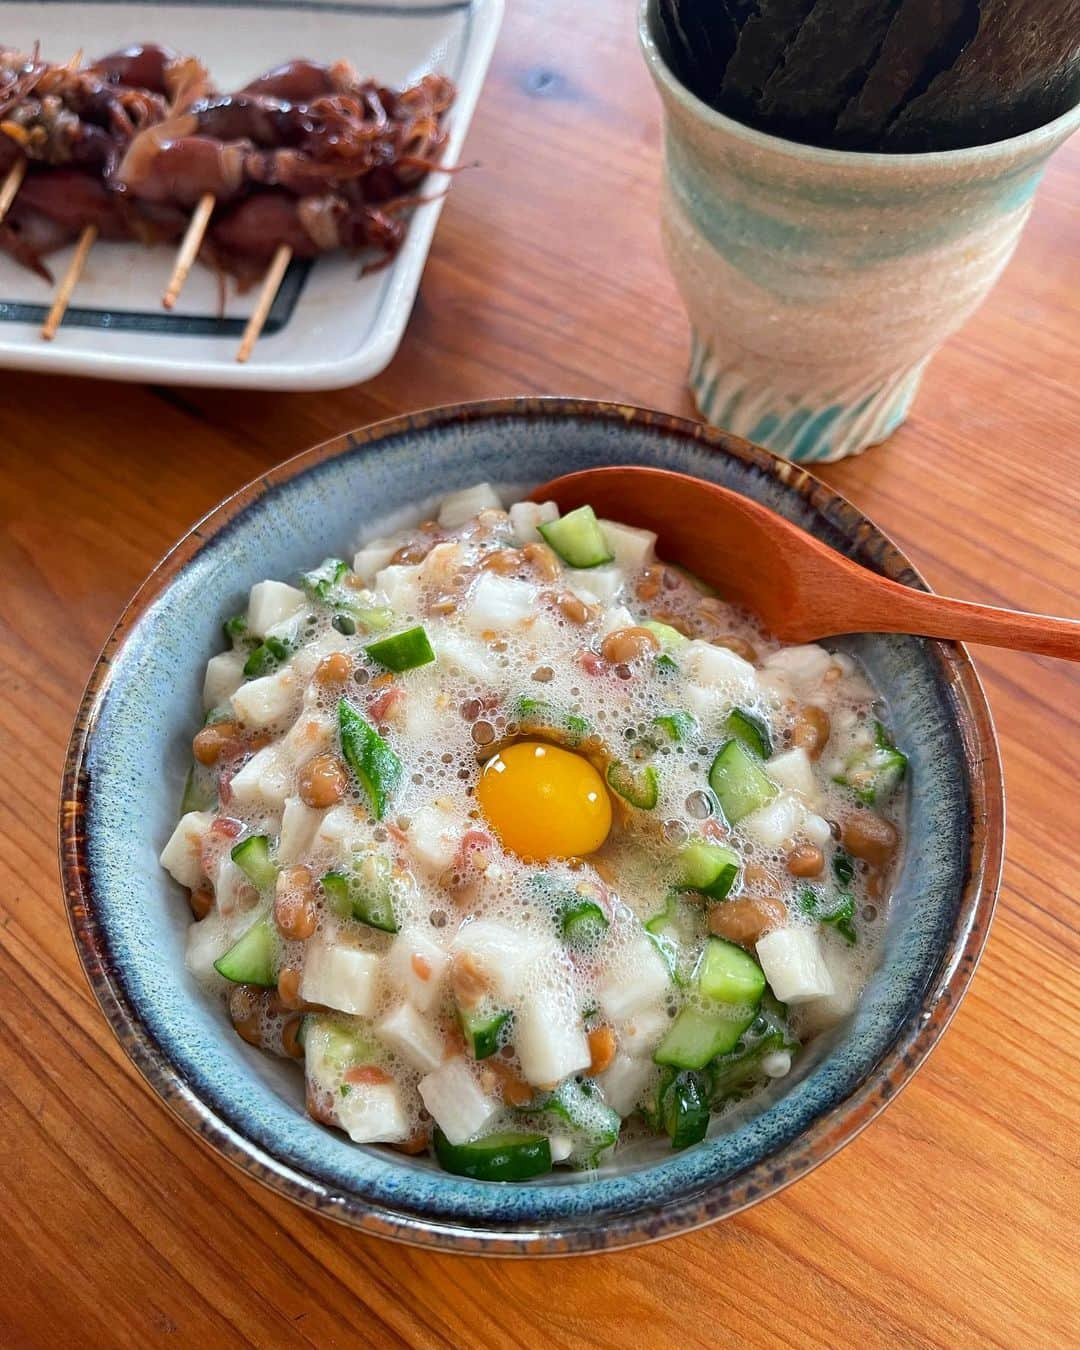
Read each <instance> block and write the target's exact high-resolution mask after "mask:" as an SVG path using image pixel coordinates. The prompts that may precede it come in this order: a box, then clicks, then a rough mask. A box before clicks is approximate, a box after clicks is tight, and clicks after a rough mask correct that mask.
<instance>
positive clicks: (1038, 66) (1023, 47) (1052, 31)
mask: <svg viewBox="0 0 1080 1350" xmlns="http://www.w3.org/2000/svg"><path fill="white" fill-rule="evenodd" d="M980 11H981V13H980V22H979V28H978V32H977V33H976V34H975V37H974V38H973V39H972V41H971V42H970V43H969V44H968V46H967V47H966V48H965V49H964V51H963V52H961V54H960V55H959V57H958V59H957V60H956V62H955V63H954V64H953V65H952V66H951V67H950V69H948V70H945V71H943V72H942V73H941V74H939V75H938V76H937V77H936V78H935V79H934V80H932V81H931V83H930V85H929V87H928V88H927V89H926V91H925V93H922V94H920V95H919V96H918V97H917V98H915V99H913V100H912V101H911V102H910V103H909V104H908V105H907V106H905V107H904V109H903V110H902V111H901V113H900V115H899V116H898V117H897V118H896V120H895V121H894V122H893V124H892V126H891V127H890V128H889V129H888V131H887V132H886V134H885V142H884V146H883V148H884V149H887V150H893V151H922V150H951V149H955V148H959V147H960V146H965V145H980V144H986V143H988V142H990V141H995V140H1004V139H1005V138H1007V137H1010V136H1018V135H1020V134H1021V133H1023V132H1025V131H1030V130H1032V128H1034V127H1037V126H1040V125H1042V124H1043V123H1044V122H1049V121H1052V120H1053V119H1054V118H1055V117H1059V116H1060V115H1061V114H1062V113H1064V112H1066V111H1068V109H1069V108H1070V107H1071V106H1072V105H1073V104H1074V103H1075V102H1076V100H1077V98H1080V0H982V3H981V5H980Z"/></svg>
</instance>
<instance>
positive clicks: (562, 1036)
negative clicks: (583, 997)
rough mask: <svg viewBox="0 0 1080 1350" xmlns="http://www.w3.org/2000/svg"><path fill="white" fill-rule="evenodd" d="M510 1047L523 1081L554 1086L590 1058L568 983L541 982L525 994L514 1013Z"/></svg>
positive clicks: (579, 1070) (578, 1069)
mask: <svg viewBox="0 0 1080 1350" xmlns="http://www.w3.org/2000/svg"><path fill="white" fill-rule="evenodd" d="M514 1049H515V1050H516V1051H517V1052H518V1058H519V1059H520V1060H521V1072H522V1074H523V1075H524V1077H525V1080H526V1082H529V1083H532V1084H533V1085H534V1086H536V1087H555V1086H556V1085H557V1084H558V1083H561V1082H562V1080H563V1079H564V1078H566V1077H568V1076H569V1075H570V1074H572V1073H580V1072H581V1071H582V1069H587V1068H588V1067H589V1063H590V1061H591V1059H592V1056H591V1054H590V1053H589V1042H588V1040H587V1039H586V1036H585V1028H584V1027H583V1026H582V1023H581V1017H580V1014H579V1013H578V1010H577V1008H576V1006H575V1004H574V999H573V995H572V992H571V990H570V988H569V987H565V988H563V987H558V986H551V985H549V986H545V987H542V988H540V989H537V990H535V991H534V992H532V993H529V994H526V996H525V997H524V998H523V999H522V1000H521V1003H520V1004H519V1005H518V1008H517V1011H516V1012H515V1013H514Z"/></svg>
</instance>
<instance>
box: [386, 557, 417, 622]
mask: <svg viewBox="0 0 1080 1350" xmlns="http://www.w3.org/2000/svg"><path fill="white" fill-rule="evenodd" d="M375 590H376V591H377V592H378V593H379V594H380V595H381V596H382V597H383V599H384V600H385V601H386V603H387V604H388V605H389V606H390V607H391V609H396V610H397V611H398V613H399V614H414V613H415V612H416V610H417V608H418V607H419V604H420V568H419V567H418V566H409V567H407V566H405V565H404V564H397V563H395V564H394V566H392V567H384V568H383V569H382V571H380V572H379V573H377V575H376V577H375Z"/></svg>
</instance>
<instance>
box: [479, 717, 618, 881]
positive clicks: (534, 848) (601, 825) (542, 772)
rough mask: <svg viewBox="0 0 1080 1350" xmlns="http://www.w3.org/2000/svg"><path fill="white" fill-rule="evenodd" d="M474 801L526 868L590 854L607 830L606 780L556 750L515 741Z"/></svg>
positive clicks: (490, 765) (491, 766) (488, 770)
mask: <svg viewBox="0 0 1080 1350" xmlns="http://www.w3.org/2000/svg"><path fill="white" fill-rule="evenodd" d="M476 795H477V799H478V801H479V803H480V809H481V810H482V811H483V813H484V815H485V816H486V817H487V819H488V821H489V822H490V824H491V825H492V827H493V828H494V830H495V833H496V834H497V835H498V836H499V839H500V840H501V841H502V845H503V847H504V848H507V849H509V850H510V852H511V853H516V854H517V855H518V857H520V858H525V859H527V860H528V861H530V862H542V861H544V860H545V859H547V858H572V857H580V856H582V855H583V854H585V853H592V852H593V851H594V850H595V849H598V848H599V847H600V845H601V844H602V843H603V842H604V840H605V839H606V838H607V836H608V831H609V830H610V829H611V800H610V798H609V797H608V794H607V788H606V787H605V786H604V780H603V779H602V778H601V777H600V775H599V774H598V773H597V772H596V770H595V769H594V768H593V766H592V765H591V764H590V763H589V761H588V760H587V759H583V758H582V757H581V755H575V754H573V753H572V752H571V751H569V750H563V749H560V747H559V746H557V745H545V744H543V743H542V742H540V741H519V742H518V743H517V744H516V745H511V746H509V747H507V749H505V750H502V751H500V752H499V754H497V755H493V756H492V758H491V759H489V760H488V761H487V763H486V764H485V765H484V769H483V772H482V773H481V775H480V782H479V783H478V784H477V788H476Z"/></svg>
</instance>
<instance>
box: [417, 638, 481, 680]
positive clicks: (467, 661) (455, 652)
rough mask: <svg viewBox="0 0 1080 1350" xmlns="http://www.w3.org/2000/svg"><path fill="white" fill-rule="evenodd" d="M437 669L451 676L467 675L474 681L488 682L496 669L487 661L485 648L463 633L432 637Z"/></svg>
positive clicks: (476, 640) (475, 639)
mask: <svg viewBox="0 0 1080 1350" xmlns="http://www.w3.org/2000/svg"><path fill="white" fill-rule="evenodd" d="M431 645H432V646H433V647H434V649H435V654H436V656H437V657H438V664H439V669H440V670H442V671H448V672H449V673H450V674H451V675H467V676H469V677H470V678H471V679H474V680H484V681H489V680H491V679H492V678H493V677H494V674H495V670H496V668H495V667H494V666H493V665H492V664H491V662H490V661H489V660H488V656H487V648H486V647H485V646H484V644H483V643H482V642H480V641H479V639H477V638H470V637H466V636H465V635H464V634H463V633H443V634H439V635H438V636H433V637H432V644H431Z"/></svg>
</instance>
